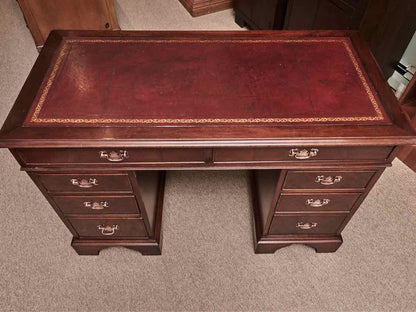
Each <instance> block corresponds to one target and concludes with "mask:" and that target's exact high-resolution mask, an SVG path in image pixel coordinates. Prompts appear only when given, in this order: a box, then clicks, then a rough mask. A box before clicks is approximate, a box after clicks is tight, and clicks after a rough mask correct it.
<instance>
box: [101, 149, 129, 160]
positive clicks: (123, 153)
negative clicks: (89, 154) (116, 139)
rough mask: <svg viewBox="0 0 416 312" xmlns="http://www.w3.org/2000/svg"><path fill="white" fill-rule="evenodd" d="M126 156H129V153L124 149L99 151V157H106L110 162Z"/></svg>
mask: <svg viewBox="0 0 416 312" xmlns="http://www.w3.org/2000/svg"><path fill="white" fill-rule="evenodd" d="M128 157H129V153H128V152H127V151H124V150H121V151H118V152H116V151H111V152H107V151H101V152H100V158H102V159H107V160H108V161H111V162H120V161H123V160H125V159H126V158H128Z"/></svg>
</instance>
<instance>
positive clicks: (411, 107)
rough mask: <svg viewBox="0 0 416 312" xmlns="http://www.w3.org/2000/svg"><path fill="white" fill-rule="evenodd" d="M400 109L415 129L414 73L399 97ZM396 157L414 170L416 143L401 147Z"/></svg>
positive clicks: (415, 92)
mask: <svg viewBox="0 0 416 312" xmlns="http://www.w3.org/2000/svg"><path fill="white" fill-rule="evenodd" d="M399 103H400V104H401V105H402V109H403V111H404V113H405V115H406V117H407V118H408V119H409V121H410V124H411V125H412V126H413V129H415V131H416V75H413V78H412V79H411V80H410V82H409V85H408V86H407V88H406V90H405V92H404V93H403V94H402V96H401V97H400V99H399ZM397 157H398V158H399V159H400V160H401V161H403V162H404V163H405V164H406V165H407V166H408V167H409V168H411V169H412V170H413V171H415V172H416V145H413V146H412V145H408V146H404V147H402V148H401V149H400V150H399V152H398V153H397Z"/></svg>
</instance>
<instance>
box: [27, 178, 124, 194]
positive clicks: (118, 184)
mask: <svg viewBox="0 0 416 312" xmlns="http://www.w3.org/2000/svg"><path fill="white" fill-rule="evenodd" d="M35 176H37V177H38V178H39V180H40V181H41V183H42V184H43V185H44V186H45V188H46V189H47V190H48V192H50V193H59V192H75V193H91V192H130V191H131V185H130V181H129V178H128V176H127V174H126V173H115V174H114V173H113V174H102V173H99V174H98V173H82V174H81V173H72V174H69V173H63V174H46V173H45V174H44V173H42V174H36V175H35Z"/></svg>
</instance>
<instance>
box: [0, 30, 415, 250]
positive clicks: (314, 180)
mask: <svg viewBox="0 0 416 312" xmlns="http://www.w3.org/2000/svg"><path fill="white" fill-rule="evenodd" d="M406 144H416V139H415V136H414V133H413V131H412V129H411V127H410V126H409V125H408V123H407V121H406V119H405V117H404V115H403V114H402V112H401V110H400V108H399V106H398V103H397V101H396V99H395V97H394V95H393V93H392V92H391V90H390V88H389V87H388V85H387V83H386V81H385V80H384V78H383V75H382V73H381V72H380V69H379V68H378V66H377V64H376V62H375V61H374V58H373V57H372V55H371V53H370V51H369V50H368V48H367V46H366V45H365V44H364V42H363V41H362V40H361V39H360V37H359V36H358V35H357V33H355V32H339V31H338V32H331V31H325V32H312V31H309V32H102V31H98V32H92V31H57V32H53V33H52V34H51V35H50V37H49V39H48V41H47V43H46V45H45V46H44V48H43V50H42V52H41V54H40V55H39V58H38V60H37V61H36V64H35V65H34V67H33V69H32V71H31V73H30V75H29V77H28V79H27V81H26V83H25V85H24V86H23V89H22V91H21V93H20V95H19V96H18V98H17V100H16V103H15V105H14V107H13V109H12V111H11V112H10V114H9V116H8V118H7V120H6V122H5V124H4V126H3V128H2V130H1V134H0V147H7V148H9V149H10V150H11V152H12V153H13V155H14V157H15V158H16V159H17V161H18V162H19V163H20V164H21V166H22V169H23V170H25V171H26V172H27V173H28V174H29V175H30V177H31V178H32V179H33V181H34V182H35V183H36V185H37V186H38V187H39V189H40V190H41V191H42V193H43V194H44V195H45V197H46V198H47V199H48V201H49V202H50V204H51V206H52V207H53V208H54V209H55V211H56V213H57V214H58V215H59V217H60V218H61V219H62V221H63V222H64V223H65V225H66V226H67V227H68V229H69V230H70V231H71V233H72V234H73V236H74V238H73V241H72V246H73V247H74V248H75V250H76V251H77V252H78V253H79V254H81V255H85V254H98V253H99V251H100V250H101V249H103V248H106V247H111V246H125V247H128V248H132V249H135V250H138V251H140V252H141V253H142V254H160V253H161V221H162V210H163V209H162V208H163V195H164V194H163V191H164V176H165V171H166V170H185V169H201V170H210V169H249V170H251V172H252V200H253V217H254V224H255V251H256V252H257V253H271V252H274V251H276V250H277V249H278V248H281V247H284V246H287V245H290V244H295V243H298V244H307V245H309V246H312V247H314V248H315V249H316V250H317V251H318V252H333V251H335V250H337V248H338V247H339V246H340V245H341V243H342V237H341V231H342V230H343V229H344V227H345V226H346V225H347V223H348V221H349V220H350V219H351V217H352V216H353V215H354V213H355V212H356V210H357V209H358V207H359V206H360V204H361V202H362V201H363V200H364V198H365V197H366V195H367V194H368V192H369V191H370V189H371V188H372V187H373V185H374V184H375V183H376V181H377V179H378V178H379V177H380V175H381V174H382V172H383V170H384V169H385V168H386V167H387V166H389V165H390V163H391V161H392V160H393V158H394V157H395V150H396V147H397V146H399V145H406ZM375 217H376V216H375Z"/></svg>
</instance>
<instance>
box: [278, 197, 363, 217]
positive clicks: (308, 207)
mask: <svg viewBox="0 0 416 312" xmlns="http://www.w3.org/2000/svg"><path fill="white" fill-rule="evenodd" d="M360 195H361V194H360V193H349V194H328V193H311V194H308V195H297V194H282V195H281V196H280V198H279V200H278V202H277V206H276V212H288V211H290V212H313V211H350V210H351V208H352V207H353V205H354V204H355V202H356V201H357V199H358V197H360Z"/></svg>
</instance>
